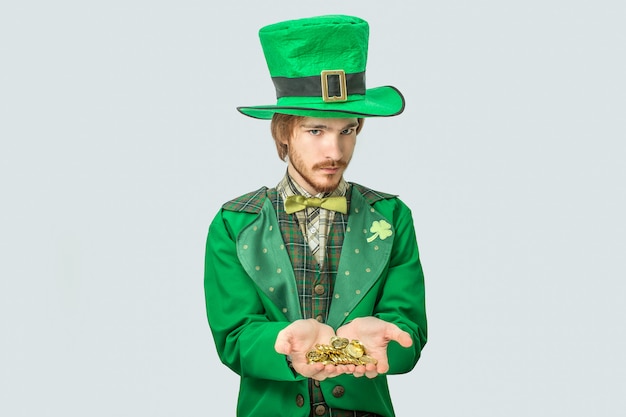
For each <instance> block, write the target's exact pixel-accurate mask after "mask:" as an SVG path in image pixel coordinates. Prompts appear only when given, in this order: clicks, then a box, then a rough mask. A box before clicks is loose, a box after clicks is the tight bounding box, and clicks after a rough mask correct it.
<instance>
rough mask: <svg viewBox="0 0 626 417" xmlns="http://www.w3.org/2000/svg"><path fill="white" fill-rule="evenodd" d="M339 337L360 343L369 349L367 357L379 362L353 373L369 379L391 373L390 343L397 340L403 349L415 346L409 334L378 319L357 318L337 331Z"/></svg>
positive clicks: (358, 368)
mask: <svg viewBox="0 0 626 417" xmlns="http://www.w3.org/2000/svg"><path fill="white" fill-rule="evenodd" d="M337 336H339V337H345V338H346V339H349V340H358V341H360V342H361V343H362V344H363V345H364V346H365V348H366V349H367V355H368V356H371V357H373V358H374V359H376V360H377V361H378V363H377V364H373V363H368V364H367V365H359V366H357V367H356V368H355V370H354V372H353V375H354V376H356V377H360V376H363V375H365V376H366V377H368V378H374V377H376V376H377V375H378V374H384V373H386V372H387V371H389V361H388V359H387V345H388V344H389V342H390V341H392V340H395V341H396V342H398V343H399V344H400V346H403V347H410V346H411V345H412V344H413V340H412V339H411V336H410V335H409V334H408V333H407V332H405V331H403V330H400V328H399V327H398V326H396V325H395V324H393V323H388V322H386V321H383V320H380V319H378V318H376V317H360V318H356V319H354V320H352V321H351V322H350V323H348V324H346V325H345V326H342V327H340V328H339V329H337Z"/></svg>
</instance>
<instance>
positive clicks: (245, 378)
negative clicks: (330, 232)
mask: <svg viewBox="0 0 626 417" xmlns="http://www.w3.org/2000/svg"><path fill="white" fill-rule="evenodd" d="M360 189H362V188H361V187H356V186H355V187H353V188H352V195H351V201H350V214H349V216H348V228H349V229H350V231H349V232H348V231H347V230H346V236H345V238H344V246H343V250H342V252H341V257H340V261H339V267H338V271H339V273H338V276H337V282H336V286H335V290H334V292H335V294H339V295H340V297H339V298H338V299H337V298H333V302H332V304H331V311H330V313H329V323H331V322H332V325H333V327H335V328H336V327H337V326H340V325H341V324H342V323H344V322H347V321H350V320H352V319H354V318H357V317H363V316H376V317H379V318H381V319H383V320H386V321H388V322H391V323H395V324H396V325H398V326H399V327H400V328H401V329H403V330H405V331H407V332H408V333H409V334H410V335H411V337H412V339H413V346H412V347H410V348H406V349H405V348H402V347H400V346H399V345H397V344H396V343H394V342H392V343H391V344H390V345H389V352H388V353H389V355H388V356H389V364H390V371H389V373H390V374H397V373H403V372H408V371H410V370H411V369H412V368H413V367H414V366H415V363H416V362H417V360H418V358H419V356H420V352H421V349H422V348H423V346H424V344H425V343H426V314H425V306H424V284H423V274H422V269H421V264H420V260H419V254H418V248H417V244H416V241H415V233H414V230H413V221H412V217H411V212H410V210H409V209H408V208H407V207H406V206H405V205H404V204H403V203H402V202H401V201H400V200H399V199H397V198H389V199H382V200H378V201H377V202H375V203H373V205H370V204H368V201H371V200H372V199H374V200H375V198H373V197H375V194H369V193H365V194H366V195H363V194H362V193H361V192H359V190H360ZM367 194H369V195H367ZM260 200H261V194H258V193H257V194H256V197H254V193H253V194H252V197H251V198H250V203H247V204H243V203H241V202H232V203H230V204H229V206H230V207H238V210H240V211H230V210H228V209H226V208H224V209H222V210H221V211H220V212H219V213H218V214H217V216H216V217H215V219H214V221H213V222H212V224H211V226H210V229H209V234H208V238H207V246H206V263H205V295H206V307H207V316H208V320H209V323H210V326H211V331H212V334H213V339H214V341H215V345H216V348H217V352H218V354H219V357H220V359H221V360H222V361H223V362H224V364H226V365H227V366H228V367H230V368H231V369H232V370H233V371H235V372H236V373H237V374H239V375H240V376H241V386H240V395H239V401H238V406H237V410H238V415H240V416H257V417H262V416H268V417H269V416H275V415H277V414H280V415H289V416H303V417H304V416H307V415H308V413H309V407H308V404H309V400H310V399H309V396H308V389H307V379H305V378H303V377H300V376H298V375H294V373H293V371H292V370H291V369H290V368H289V366H288V364H287V361H286V359H285V358H284V356H282V355H279V354H277V353H276V352H275V350H274V342H275V340H276V336H277V334H278V332H279V331H280V330H282V329H283V328H284V327H286V326H287V325H288V324H289V322H290V320H293V319H294V318H296V317H299V316H300V313H298V314H297V315H295V314H294V315H293V316H291V317H287V316H286V314H289V311H290V310H291V309H292V308H295V307H289V306H291V305H295V304H296V303H297V302H298V300H297V297H296V296H295V293H296V292H297V291H294V290H293V288H294V285H295V284H294V282H291V281H292V280H293V279H294V278H293V277H289V278H285V279H283V280H281V281H276V282H273V281H271V280H273V279H274V278H273V277H272V276H268V275H262V274H256V273H255V272H252V271H257V270H256V266H260V267H264V265H267V267H268V268H270V269H271V268H274V267H276V266H277V265H279V266H278V267H280V268H282V266H280V265H284V264H286V263H287V259H286V257H285V256H283V255H282V254H280V252H279V255H276V256H277V257H276V259H275V260H271V259H269V258H267V255H268V253H266V252H264V251H263V247H264V245H266V242H267V244H270V243H273V242H277V240H276V239H274V238H273V237H271V236H270V237H269V238H268V237H261V238H258V242H257V243H254V244H255V245H260V246H255V247H257V248H260V250H256V249H255V250H249V251H247V252H243V251H242V249H241V248H242V244H243V241H242V239H245V238H247V237H248V236H255V234H256V233H258V234H268V232H269V234H270V235H271V233H273V232H274V231H276V232H277V231H278V230H277V229H276V228H277V220H276V214H275V213H272V211H273V210H274V207H273V206H272V204H265V203H267V201H269V200H267V199H266V200H265V201H264V204H263V206H262V209H261V210H260V211H259V212H258V213H250V212H246V210H245V209H243V208H244V207H252V206H254V205H255V203H258V202H259V201H260ZM357 210H358V212H357ZM270 214H271V215H270ZM380 220H384V221H386V222H387V223H388V224H389V225H390V226H391V231H392V235H391V236H387V237H386V238H385V239H381V238H380V236H382V235H381V234H380V233H379V237H376V238H374V239H373V240H371V242H367V240H368V239H371V238H372V236H374V235H375V233H373V232H371V226H372V225H373V222H374V221H380ZM255 226H256V227H257V230H256V231H254V230H253V231H250V230H251V229H254V227H255ZM270 226H272V228H271V230H270ZM368 227H369V229H368ZM364 230H365V232H364ZM350 240H352V243H350ZM375 246H378V250H376V249H375ZM348 248H350V249H348ZM356 249H360V250H359V252H360V253H358V254H357V253H356ZM268 252H269V251H268ZM287 258H288V257H287ZM262 262H265V263H266V264H262ZM273 262H274V263H273ZM362 262H368V263H369V262H372V266H370V268H371V270H370V272H369V273H367V272H363V271H358V270H356V269H354V268H357V269H358V267H359V265H363V266H364V265H365V263H362ZM374 264H376V265H374ZM287 269H290V268H287ZM345 271H350V274H349V275H346V274H345ZM291 273H292V274H293V271H291ZM342 273H343V274H344V276H343V277H341V276H340V275H341V274H342ZM367 274H371V276H372V278H370V277H368V276H367ZM283 276H284V277H287V276H288V275H283ZM348 277H349V278H348ZM340 278H345V279H344V280H343V282H342V280H341V279H340ZM267 280H270V281H271V284H272V285H273V286H274V291H271V290H270V289H269V286H268V284H269V283H270V281H267ZM280 286H282V288H280ZM279 288H280V289H279ZM342 288H343V289H342ZM277 289H279V291H283V294H284V297H286V298H285V299H284V300H283V299H282V297H281V300H280V301H279V300H277V298H275V297H273V296H272V295H271V294H272V293H274V292H276V291H277ZM357 290H358V294H357ZM344 291H347V292H348V293H349V292H350V291H353V292H354V300H353V301H350V298H352V295H351V294H349V295H350V296H348V295H344V297H342V296H341V295H342V293H343V292H344ZM292 294H293V297H294V298H295V300H289V298H290V297H291V296H292ZM342 299H343V300H342ZM339 300H341V301H339ZM346 300H347V301H346ZM285 308H287V310H286V311H285V310H284V309H285ZM336 385H342V386H343V387H344V388H345V395H343V396H342V397H340V398H335V397H334V396H333V395H332V393H331V391H332V389H333V388H334V387H335V386H336ZM321 388H322V390H323V392H324V394H325V398H326V401H327V403H328V404H329V406H330V407H332V408H338V409H345V410H368V411H372V412H374V413H377V414H380V415H382V416H386V417H391V416H393V415H394V413H393V408H392V405H391V399H390V396H389V392H388V389H387V381H386V376H385V375H380V376H378V377H377V378H374V379H367V378H354V377H352V376H349V375H346V376H340V377H337V378H331V379H328V380H326V381H322V382H321ZM298 394H300V395H302V396H303V397H304V400H305V406H304V407H298V406H297V405H296V396H297V395H298Z"/></svg>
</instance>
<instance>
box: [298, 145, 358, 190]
mask: <svg viewBox="0 0 626 417" xmlns="http://www.w3.org/2000/svg"><path fill="white" fill-rule="evenodd" d="M288 157H289V162H290V163H291V166H292V167H293V169H294V170H295V171H296V172H297V173H298V174H300V176H301V177H302V178H303V179H304V180H305V181H306V182H307V183H308V184H309V185H310V186H311V187H313V189H315V191H317V192H318V193H330V192H332V191H334V190H335V188H337V186H338V185H339V182H341V179H342V178H343V173H344V171H345V170H346V168H347V167H348V164H349V162H350V161H344V160H338V161H324V162H320V163H317V164H314V165H313V166H312V167H311V168H310V169H308V168H307V167H306V165H305V164H304V162H303V161H302V158H301V157H300V155H299V154H298V153H296V152H292V151H291V149H289V155H288ZM324 168H339V171H338V172H337V173H336V174H325V175H323V176H322V177H321V178H319V177H318V178H316V177H315V176H314V175H315V172H316V171H318V170H320V169H324Z"/></svg>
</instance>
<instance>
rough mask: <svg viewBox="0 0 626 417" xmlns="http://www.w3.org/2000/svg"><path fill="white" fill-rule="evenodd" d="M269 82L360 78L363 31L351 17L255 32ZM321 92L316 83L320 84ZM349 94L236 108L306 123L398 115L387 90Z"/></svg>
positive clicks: (395, 97)
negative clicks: (325, 74)
mask: <svg viewBox="0 0 626 417" xmlns="http://www.w3.org/2000/svg"><path fill="white" fill-rule="evenodd" d="M259 39H260V42H261V46H262V48H263V53H264V56H265V60H266V62H267V67H268V69H269V73H270V76H272V77H281V78H289V79H291V80H298V79H302V78H304V77H318V76H321V73H322V71H329V70H332V71H335V70H342V71H344V72H345V74H357V73H362V72H365V70H366V65H367V57H368V41H369V25H368V23H367V22H366V21H365V20H363V19H360V18H358V17H354V16H345V15H327V16H317V17H311V18H306V19H297V20H289V21H285V22H279V23H275V24H272V25H269V26H266V27H263V28H261V29H260V30H259ZM319 85H320V89H321V78H320V82H319ZM361 87H362V88H361V89H360V91H356V90H355V91H353V92H351V91H350V89H349V88H348V89H347V101H338V102H325V101H324V100H323V99H322V94H321V90H320V94H319V95H317V96H311V94H310V93H309V92H308V90H305V91H306V93H304V91H303V90H300V89H298V88H296V91H298V92H299V93H300V94H296V93H295V92H294V93H291V94H290V95H289V96H285V97H282V96H281V95H278V94H277V97H279V96H281V97H280V98H279V99H278V100H277V103H276V105H257V106H240V107H238V108H237V109H238V110H239V111H240V112H241V113H243V114H245V115H247V116H250V117H254V118H258V119H271V118H272V116H273V115H274V113H284V114H292V115H297V116H310V117H341V118H352V117H388V116H395V115H397V114H400V113H402V111H403V110H404V98H403V97H402V94H401V93H400V92H399V91H398V90H397V89H396V88H395V87H391V86H384V87H376V88H370V89H365V94H363V88H364V86H361Z"/></svg>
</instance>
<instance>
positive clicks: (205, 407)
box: [0, 0, 626, 417]
mask: <svg viewBox="0 0 626 417" xmlns="http://www.w3.org/2000/svg"><path fill="white" fill-rule="evenodd" d="M7 3H9V2H4V3H3V5H2V6H0V57H1V61H2V64H1V65H0V139H1V141H0V178H1V180H0V187H1V188H0V195H1V197H0V200H1V201H2V203H1V207H2V213H1V214H2V215H1V216H0V244H1V246H0V257H1V262H0V335H1V336H0V415H2V416H11V417H13V416H15V417H17V416H41V417H43V416H64V417H70V416H93V417H97V416H107V417H111V416H133V417H134V416H151V417H157V416H189V417H191V416H215V415H234V409H235V401H236V395H237V386H238V380H237V377H236V375H234V374H232V373H231V372H230V371H229V370H228V369H227V368H226V367H224V366H223V365H221V364H220V363H219V361H218V359H217V357H216V354H215V350H214V346H213V342H212V339H211V336H210V333H209V330H208V326H207V324H206V319H205V316H204V305H203V303H204V300H203V290H202V270H203V251H204V241H205V238H206V231H207V227H208V224H209V222H210V221H211V219H212V217H213V216H214V214H215V213H216V212H217V210H218V208H219V207H220V205H221V203H222V202H224V201H225V200H228V199H230V198H231V197H234V196H236V195H239V194H242V193H244V192H247V191H250V190H252V189H256V188H257V187H259V186H261V185H269V186H272V185H274V184H275V183H276V182H277V181H278V180H279V178H280V176H281V175H282V174H283V172H284V169H285V166H284V164H283V163H282V162H280V161H279V160H278V158H277V157H276V155H275V150H274V148H273V143H272V141H271V138H270V135H269V124H268V123H267V122H264V121H258V120H253V119H250V118H246V117H244V116H242V115H239V114H238V113H237V112H236V111H235V109H234V108H235V107H236V106H238V105H254V104H270V103H273V102H274V91H273V87H272V85H271V82H270V80H269V76H268V74H267V69H266V66H265V61H264V59H263V55H262V52H261V48H260V45H259V43H258V39H257V31H258V29H259V28H260V27H261V26H264V25H266V24H269V23H274V22H277V21H280V20H285V19H292V18H299V17H306V16H312V15H319V14H327V13H346V14H354V15H358V16H360V17H363V18H365V19H366V20H368V21H369V22H370V25H371V42H370V59H369V64H368V85H369V86H370V87H372V86H378V85H387V84H391V85H394V86H396V87H398V88H399V89H400V90H401V91H402V92H403V93H404V95H405V96H406V99H407V107H406V111H405V112H404V114H402V115H401V116H399V117H396V118H391V119H377V120H368V121H367V123H366V125H365V129H364V131H363V133H362V135H361V136H360V138H359V143H358V145H357V151H356V154H355V157H354V160H353V163H352V165H351V167H350V169H349V170H348V173H347V178H348V179H349V180H352V181H357V182H360V183H362V184H365V185H368V186H370V187H372V188H376V189H380V190H383V191H387V192H392V193H398V194H400V196H401V197H402V198H403V199H404V201H405V202H406V203H407V204H409V206H411V207H412V209H413V212H414V216H415V224H416V230H417V235H418V241H419V244H420V249H421V254H422V258H423V263H424V269H425V272H426V280H427V281H426V283H427V304H428V314H429V324H430V334H429V336H430V338H429V339H430V340H429V344H428V345H427V347H426V349H425V351H424V352H423V357H422V359H421V361H420V363H419V364H418V366H417V368H416V369H415V370H414V371H413V372H412V373H410V374H407V375H402V376H393V377H391V378H390V383H391V388H392V395H393V398H394V403H395V406H396V409H397V412H398V415H400V416H417V415H424V416H432V417H434V416H442V417H444V416H445V417H450V416H467V417H474V416H476V417H488V416H494V417H496V416H498V417H499V416H510V417H513V416H533V417H540V416H560V415H569V416H589V415H594V416H617V415H622V413H623V412H624V410H625V409H626V399H625V398H626V396H624V395H623V394H624V392H625V391H626V381H625V378H626V377H625V374H626V373H625V360H624V352H625V351H626V334H625V333H626V331H625V325H624V318H625V317H626V307H625V306H624V295H625V292H626V291H625V290H626V284H624V278H626V276H625V275H626V274H625V273H624V266H623V264H624V252H625V249H626V245H625V243H624V236H625V233H626V224H625V222H624V219H623V213H624V212H626V195H625V192H624V180H625V179H626V169H625V164H624V159H625V156H626V155H625V151H624V145H623V141H624V138H625V133H626V129H625V124H624V115H625V114H626V82H625V81H624V74H625V73H626V60H625V58H624V52H625V41H626V30H625V29H624V17H625V16H626V13H625V12H626V7H625V5H624V2H621V1H594V2H591V1H578V0H574V1H554V0H544V1H535V0H530V1H523V2H522V1H516V2H512V1H472V2H468V1H437V2H407V1H392V0H388V1H385V2H380V1H358V2H357V1H343V2H330V1H319V2H294V1H273V2H257V1H236V2H221V3H220V2H208V1H190V0H179V1H176V2H173V1H170V2H166V1H145V0H144V1H142V0H126V1H120V0H113V1H107V2H104V1H102V2H86V1H82V2H79V1H57V2H43V1H21V2H12V3H11V4H10V5H9V4H7ZM278 406H279V405H277V407H278Z"/></svg>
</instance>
